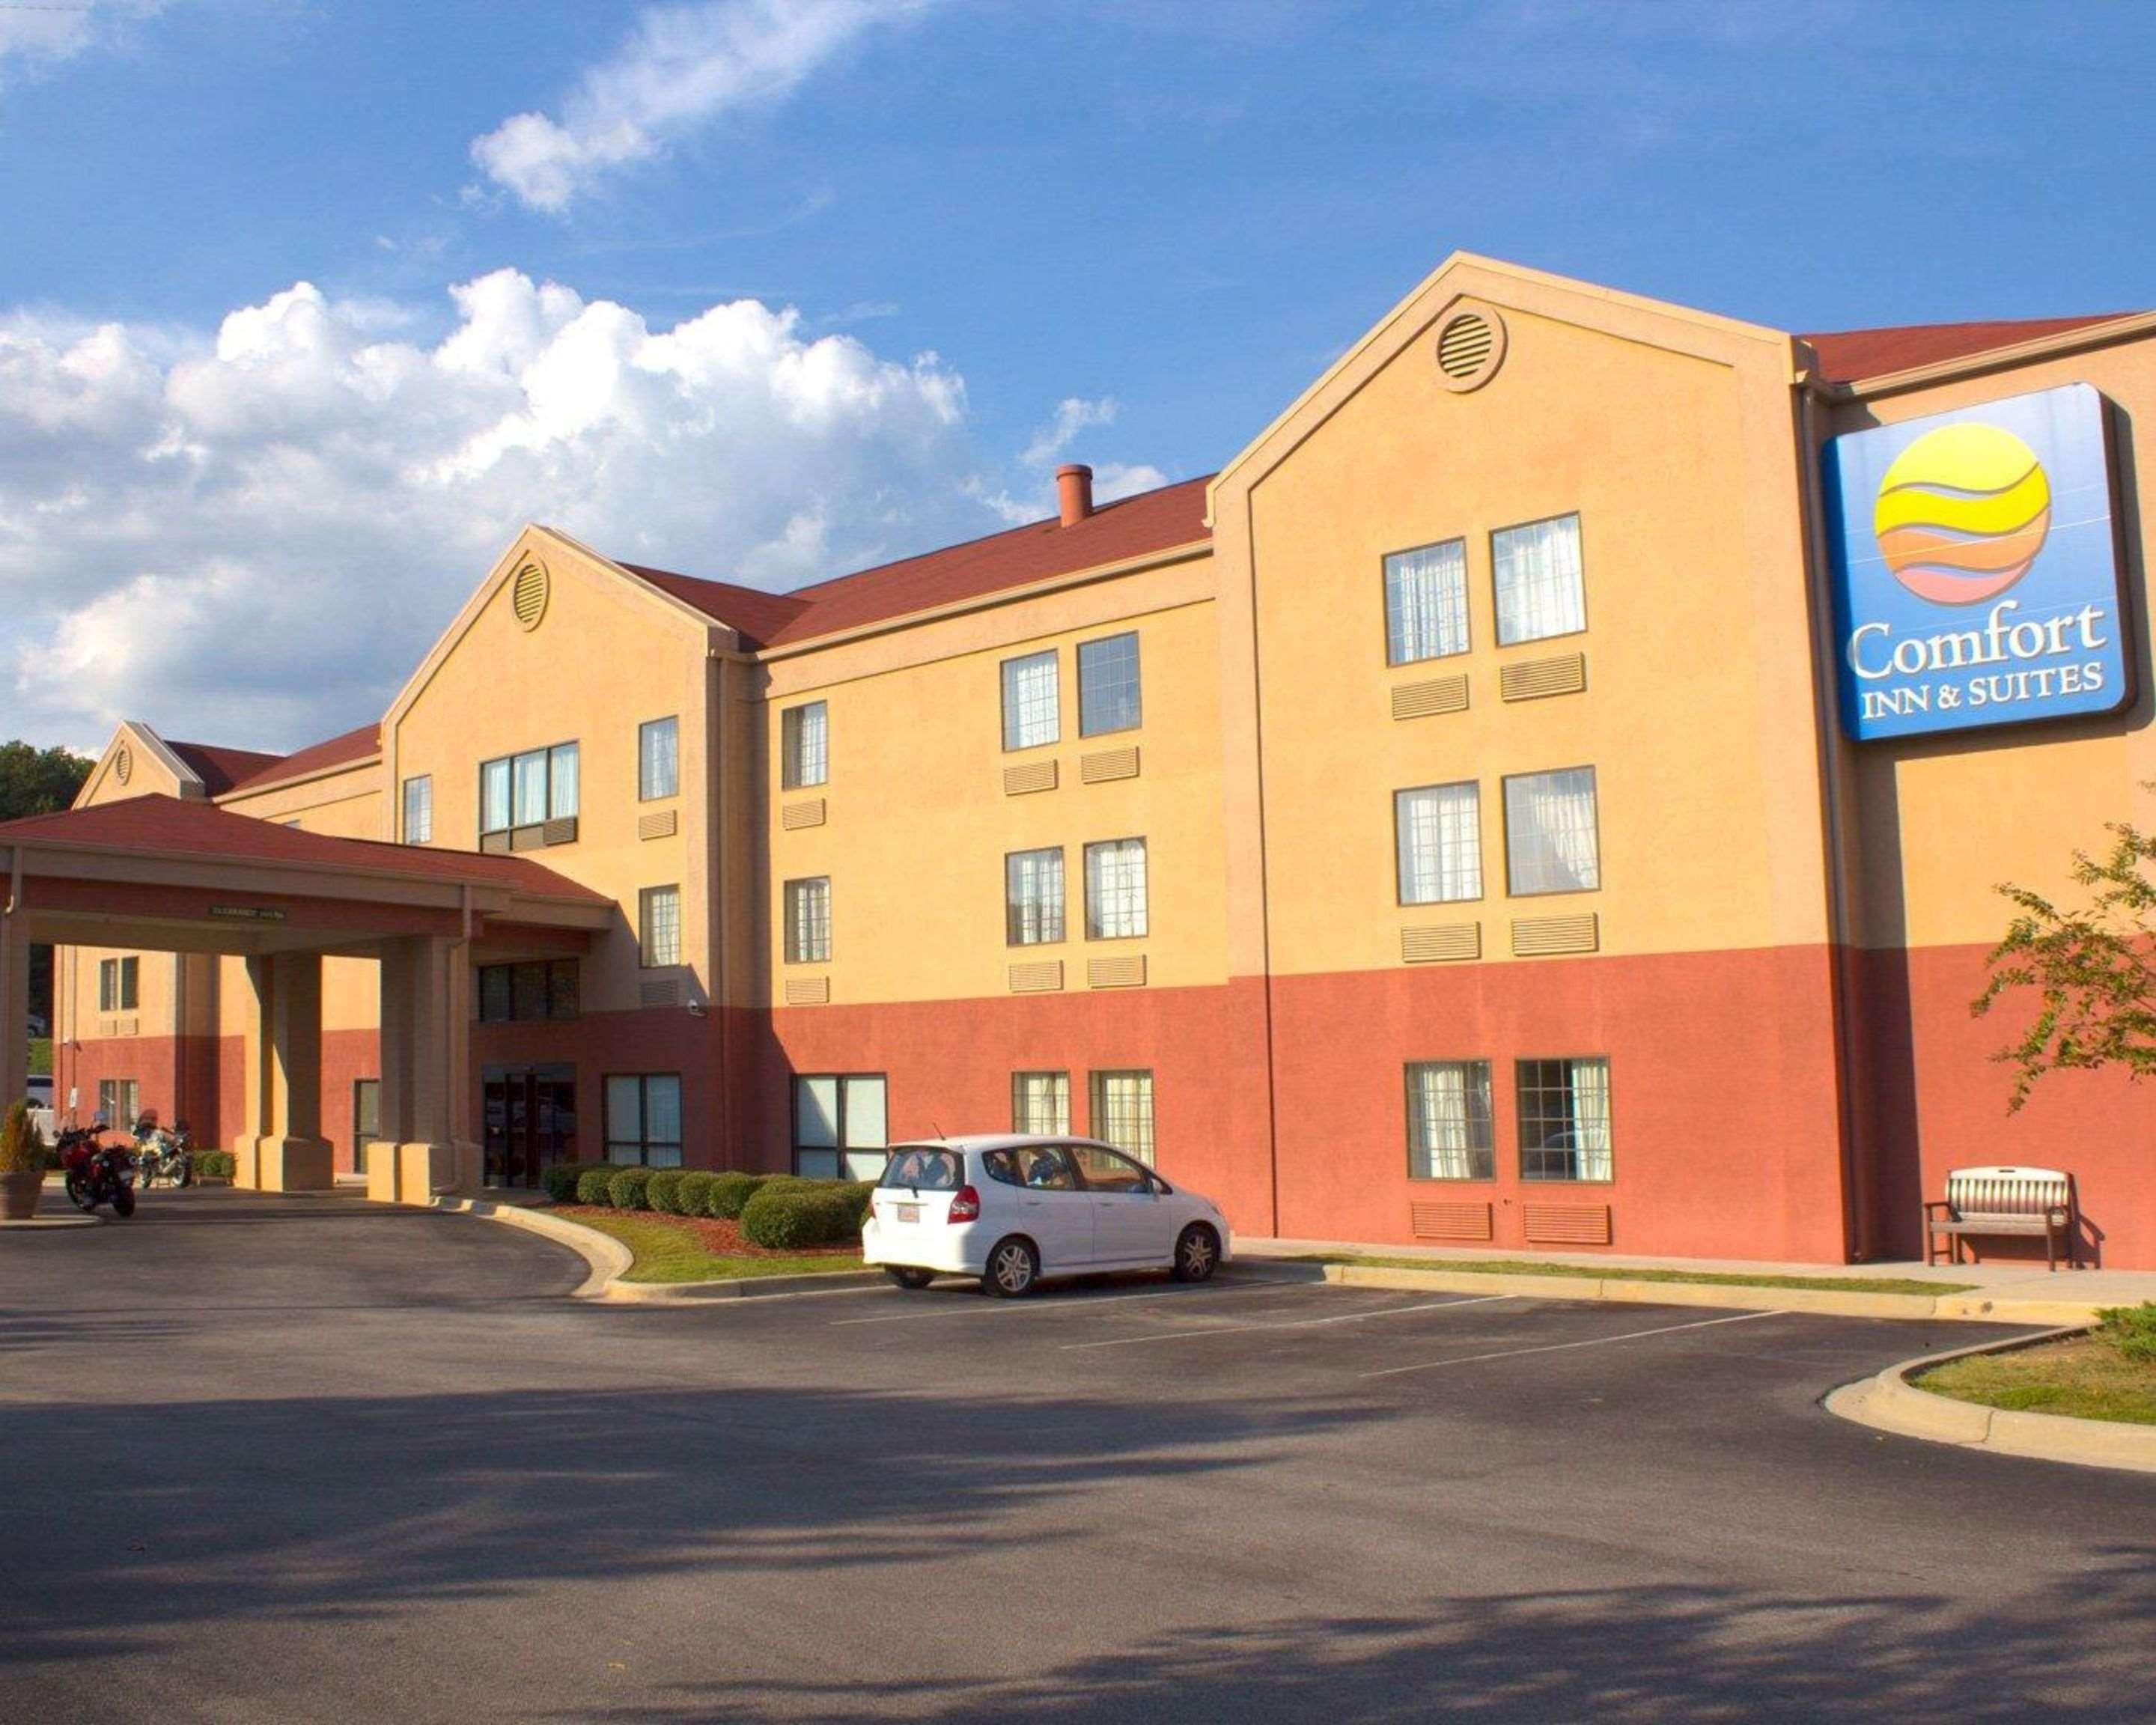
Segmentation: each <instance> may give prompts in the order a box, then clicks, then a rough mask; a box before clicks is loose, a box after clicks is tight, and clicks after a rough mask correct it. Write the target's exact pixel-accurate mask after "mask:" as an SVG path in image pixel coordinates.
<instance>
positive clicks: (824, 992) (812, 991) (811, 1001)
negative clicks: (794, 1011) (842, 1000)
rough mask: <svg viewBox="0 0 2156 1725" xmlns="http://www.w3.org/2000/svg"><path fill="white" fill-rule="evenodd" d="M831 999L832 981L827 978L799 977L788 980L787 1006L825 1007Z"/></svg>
mask: <svg viewBox="0 0 2156 1725" xmlns="http://www.w3.org/2000/svg"><path fill="white" fill-rule="evenodd" d="M830 999H831V979H830V978H829V977H827V976H797V977H788V978H787V979H786V1004H788V1006H824V1005H828V1004H829V1002H830Z"/></svg>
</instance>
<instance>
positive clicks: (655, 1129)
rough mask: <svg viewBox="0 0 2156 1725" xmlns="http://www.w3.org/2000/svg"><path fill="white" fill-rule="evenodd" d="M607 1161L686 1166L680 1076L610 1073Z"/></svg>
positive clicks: (676, 1166)
mask: <svg viewBox="0 0 2156 1725" xmlns="http://www.w3.org/2000/svg"><path fill="white" fill-rule="evenodd" d="M603 1088H604V1093H605V1096H606V1159H607V1160H608V1162H625V1163H644V1164H646V1165H647V1166H649V1167H651V1168H679V1167H680V1166H681V1075H680V1073H678V1072H613V1073H609V1074H608V1075H607V1080H606V1083H605V1086H603Z"/></svg>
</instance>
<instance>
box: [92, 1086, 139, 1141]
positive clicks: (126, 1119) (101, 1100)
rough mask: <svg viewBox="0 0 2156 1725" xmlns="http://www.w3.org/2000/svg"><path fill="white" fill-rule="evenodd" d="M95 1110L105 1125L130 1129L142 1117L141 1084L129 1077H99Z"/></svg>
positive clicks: (125, 1129)
mask: <svg viewBox="0 0 2156 1725" xmlns="http://www.w3.org/2000/svg"><path fill="white" fill-rule="evenodd" d="M97 1111H98V1112H99V1113H100V1115H102V1116H103V1117H105V1124H106V1125H107V1126H111V1127H118V1128H120V1129H121V1131H129V1130H131V1129H132V1128H133V1127H134V1124H135V1122H136V1121H137V1120H139V1119H141V1117H142V1086H141V1085H139V1084H138V1083H136V1081H135V1080H133V1079H131V1078H100V1079H99V1080H98V1081H97Z"/></svg>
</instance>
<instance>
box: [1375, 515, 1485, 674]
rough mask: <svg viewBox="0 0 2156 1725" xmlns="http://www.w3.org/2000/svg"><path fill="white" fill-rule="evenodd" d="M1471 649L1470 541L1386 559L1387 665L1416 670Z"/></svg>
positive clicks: (1407, 552) (1427, 546)
mask: <svg viewBox="0 0 2156 1725" xmlns="http://www.w3.org/2000/svg"><path fill="white" fill-rule="evenodd" d="M1466 650H1467V542H1466V540H1464V539H1448V540H1446V541H1445V543H1444V544H1442V545H1425V546H1424V547H1422V548H1421V549H1420V550H1419V551H1396V552H1394V553H1393V554H1392V555H1391V556H1390V557H1387V558H1386V559H1385V662H1386V663H1387V664H1388V665H1412V664H1414V662H1415V661H1416V660H1419V659H1443V658H1445V656H1446V655H1449V654H1453V653H1465V652H1466Z"/></svg>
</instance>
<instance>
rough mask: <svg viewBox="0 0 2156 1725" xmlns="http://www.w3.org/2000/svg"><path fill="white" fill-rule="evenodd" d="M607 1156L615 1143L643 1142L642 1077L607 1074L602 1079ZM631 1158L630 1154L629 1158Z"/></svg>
mask: <svg viewBox="0 0 2156 1725" xmlns="http://www.w3.org/2000/svg"><path fill="white" fill-rule="evenodd" d="M606 1134H607V1146H608V1151H607V1159H608V1161H609V1162H613V1161H619V1159H620V1158H618V1157H616V1156H615V1155H614V1154H613V1146H615V1145H616V1144H628V1145H632V1146H640V1145H641V1144H642V1143H643V1142H644V1081H643V1080H642V1079H640V1078H638V1077H636V1076H634V1075H631V1076H628V1077H622V1076H618V1075H609V1076H608V1079H607V1081H606ZM631 1159H632V1160H633V1159H634V1158H631Z"/></svg>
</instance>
